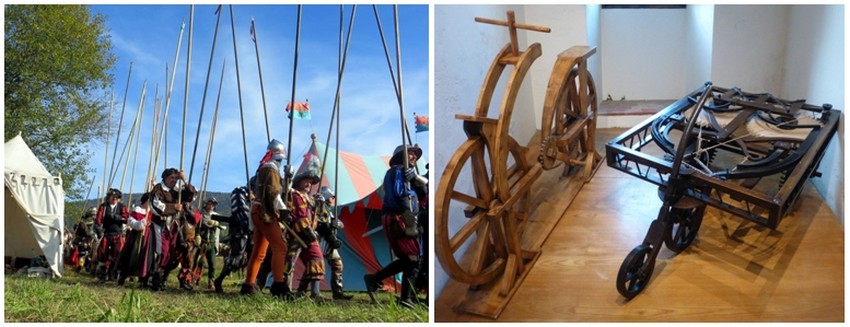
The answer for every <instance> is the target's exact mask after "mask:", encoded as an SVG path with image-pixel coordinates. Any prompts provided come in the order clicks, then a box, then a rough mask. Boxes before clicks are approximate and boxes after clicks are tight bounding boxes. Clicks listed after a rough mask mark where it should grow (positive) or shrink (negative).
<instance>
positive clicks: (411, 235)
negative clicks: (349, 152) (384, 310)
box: [363, 145, 428, 307]
mask: <svg viewBox="0 0 850 327" xmlns="http://www.w3.org/2000/svg"><path fill="white" fill-rule="evenodd" d="M406 152H407V162H408V163H409V168H407V169H405V167H404V153H405V148H404V145H400V146H398V147H397V148H396V149H395V151H394V152H393V156H392V158H391V159H390V168H389V170H387V173H386V175H384V184H383V187H384V192H385V193H384V198H383V200H384V204H383V207H382V208H381V211H382V216H381V225H382V226H383V228H384V233H385V234H386V236H387V241H388V242H389V243H390V248H392V250H393V253H394V254H395V256H396V260H394V261H393V262H391V263H390V264H389V265H387V266H385V267H383V268H381V270H379V271H377V272H376V273H375V274H366V275H364V276H363V280H364V282H366V291H367V292H368V294H369V297H370V298H371V299H372V302H374V303H377V302H378V301H377V298H376V292H377V290H378V288H379V287H380V285H381V284H380V283H381V281H383V280H384V279H386V278H388V277H390V276H394V275H395V274H398V273H400V272H401V273H403V276H402V280H401V297H400V298H399V299H398V304H399V305H402V306H405V307H413V305H414V304H413V301H415V296H414V294H413V289H414V282H415V280H416V276H417V274H418V270H419V259H420V253H421V252H420V244H419V234H420V232H419V227H418V226H417V222H416V215H417V213H418V212H419V200H418V199H419V198H421V197H424V196H425V195H426V194H427V193H428V190H427V188H426V187H425V185H427V183H428V180H427V179H426V178H424V177H422V176H419V175H418V174H416V170H415V168H414V167H413V166H414V165H415V164H416V160H417V159H419V157H420V156H422V149H420V148H419V147H416V146H412V147H408V148H407V151H406Z"/></svg>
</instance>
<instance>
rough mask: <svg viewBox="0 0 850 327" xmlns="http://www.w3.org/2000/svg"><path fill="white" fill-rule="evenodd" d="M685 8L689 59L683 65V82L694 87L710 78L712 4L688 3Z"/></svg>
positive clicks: (712, 26)
mask: <svg viewBox="0 0 850 327" xmlns="http://www.w3.org/2000/svg"><path fill="white" fill-rule="evenodd" d="M687 10H688V11H687V16H688V17H687V19H686V20H685V21H686V23H687V24H688V25H687V32H686V33H687V36H686V43H685V45H686V47H687V50H686V54H687V56H688V57H689V60H688V61H687V66H685V84H686V85H688V86H689V87H690V89H696V88H697V87H700V86H701V85H703V84H704V83H705V82H707V81H709V80H711V52H712V45H713V40H714V5H688V8H687ZM682 95H684V94H682ZM679 97H681V96H679ZM674 99H675V98H674Z"/></svg>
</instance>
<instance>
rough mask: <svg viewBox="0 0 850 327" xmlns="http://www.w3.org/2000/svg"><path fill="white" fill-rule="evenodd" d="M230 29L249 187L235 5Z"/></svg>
mask: <svg viewBox="0 0 850 327" xmlns="http://www.w3.org/2000/svg"><path fill="white" fill-rule="evenodd" d="M230 29H231V31H232V32H233V58H234V61H235V62H236V90H237V93H238V94H239V120H240V121H241V122H242V149H243V152H244V154H245V155H244V158H245V185H248V182H249V181H250V180H251V176H250V175H249V174H248V145H247V141H246V140H245V113H244V110H243V108H242V83H241V82H240V78H239V55H238V51H236V24H235V23H234V21H233V5H230Z"/></svg>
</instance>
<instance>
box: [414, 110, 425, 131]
mask: <svg viewBox="0 0 850 327" xmlns="http://www.w3.org/2000/svg"><path fill="white" fill-rule="evenodd" d="M413 122H414V123H415V124H416V132H417V133H419V132H427V131H428V116H417V115H416V114H413Z"/></svg>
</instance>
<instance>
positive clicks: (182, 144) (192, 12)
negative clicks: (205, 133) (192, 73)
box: [177, 5, 201, 204]
mask: <svg viewBox="0 0 850 327" xmlns="http://www.w3.org/2000/svg"><path fill="white" fill-rule="evenodd" d="M194 18H195V5H189V44H188V50H187V51H186V85H185V86H186V87H185V91H184V93H183V94H184V96H183V121H182V124H181V125H182V126H183V128H182V129H181V131H182V132H181V134H180V166H178V167H180V170H183V157H184V155H183V154H184V153H185V145H186V114H187V112H188V111H189V68H190V67H192V31H193V29H194V26H195V25H194V24H193V21H194ZM200 125H201V122H200V121H198V126H200ZM186 182H187V181H183V183H180V184H178V185H177V189H178V190H177V203H181V204H182V203H183V187H184V185H183V184H185V183H186ZM192 200H193V199H189V201H190V202H191V201H192Z"/></svg>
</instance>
